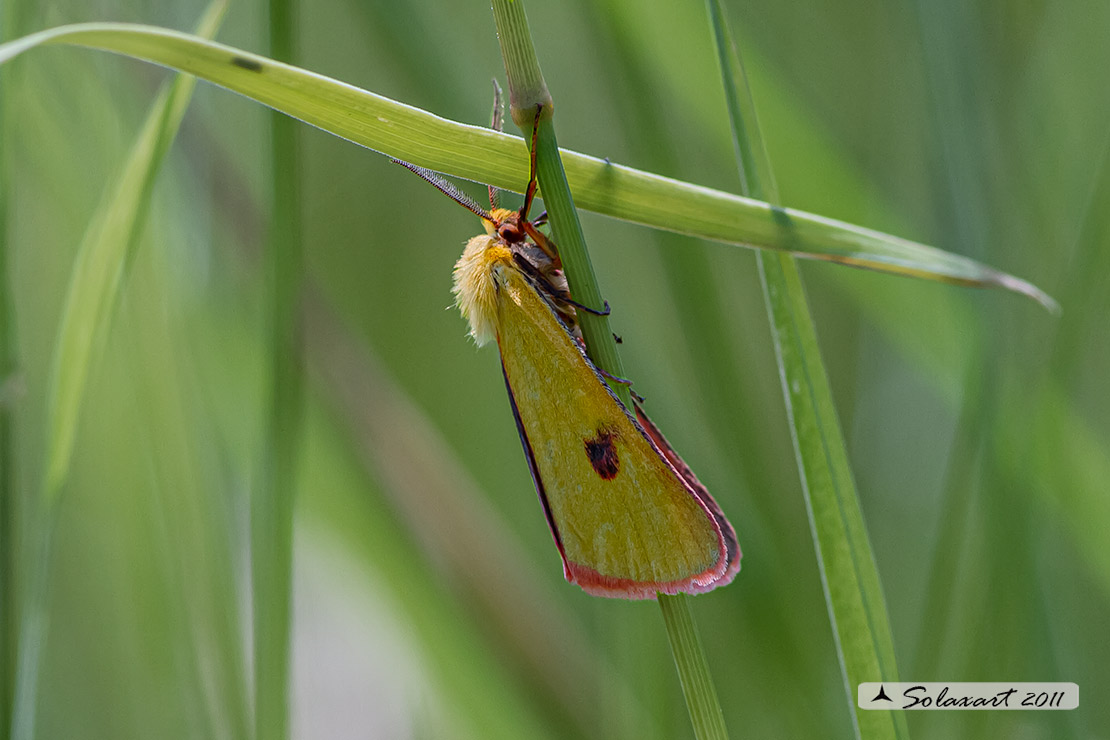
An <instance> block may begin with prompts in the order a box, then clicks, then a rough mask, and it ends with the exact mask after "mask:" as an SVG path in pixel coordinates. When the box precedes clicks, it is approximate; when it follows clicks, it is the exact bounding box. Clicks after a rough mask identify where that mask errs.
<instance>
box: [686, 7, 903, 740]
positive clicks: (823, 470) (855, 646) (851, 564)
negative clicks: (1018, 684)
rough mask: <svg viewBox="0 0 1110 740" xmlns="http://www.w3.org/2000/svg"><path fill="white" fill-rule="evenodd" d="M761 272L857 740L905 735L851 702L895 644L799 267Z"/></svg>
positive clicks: (894, 717) (741, 148)
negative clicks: (862, 683)
mask: <svg viewBox="0 0 1110 740" xmlns="http://www.w3.org/2000/svg"><path fill="white" fill-rule="evenodd" d="M706 6H707V10H708V14H709V18H710V25H711V27H712V30H713V36H714V41H715V44H716V49H717V55H718V62H719V64H720V68H721V76H722V80H723V83H724V87H725V90H726V100H727V104H728V110H729V116H730V119H731V122H732V128H733V134H734V142H735V144H736V148H737V165H738V167H739V169H740V171H741V173H742V176H741V180H742V186H743V187H744V188H745V189H747V190H748V191H749V192H750V193H751V194H752V195H754V196H757V197H766V198H767V200H769V201H770V202H772V203H774V202H777V201H778V192H777V188H776V186H775V183H774V179H773V177H771V166H770V162H769V160H768V157H767V153H766V149H765V147H764V144H763V140H762V136H761V135H760V133H759V125H758V122H757V119H756V115H755V106H754V105H753V104H752V97H751V92H750V90H749V88H748V82H747V77H746V75H745V74H744V69H743V66H742V63H741V61H740V56H739V54H738V53H737V51H736V48H735V46H734V44H733V41H732V37H731V34H730V32H729V30H728V26H727V23H726V21H725V18H724V13H723V10H722V8H721V5H720V2H719V0H706ZM759 269H760V277H761V280H762V282H763V290H764V295H765V296H766V301H767V310H768V314H769V315H770V319H771V326H772V334H773V337H774V342H775V353H776V355H777V357H778V362H779V371H780V375H781V378H782V383H783V393H784V395H785V397H786V407H787V413H788V414H789V416H790V423H791V433H792V436H793V439H794V448H795V451H796V454H797V458H798V467H799V473H800V474H801V478H802V490H803V493H804V494H805V499H806V510H807V512H808V513H809V519H810V526H811V529H812V533H813V543H814V549H815V550H816V551H817V555H818V558H819V567H820V569H821V576H822V584H823V586H824V590H825V602H826V604H827V606H828V610H829V618H830V621H831V622H832V626H833V632H834V636H835V639H836V644H837V653H838V655H839V657H840V661H841V670H842V672H843V678H844V688H845V695H846V697H845V698H846V700H847V702H848V706H849V707H850V708H851V710H852V713H853V717H854V718H855V730H856V733H857V735H858V736H859V737H861V738H888V737H907V736H908V730H907V728H906V725H905V718H904V716H903V715H902V713H900V712H881V711H863V710H860V709H857V708H856V685H857V684H859V683H861V682H863V681H876V680H883V681H896V680H897V669H896V667H895V660H894V641H893V638H892V636H891V631H890V624H889V620H888V618H887V613H886V605H885V602H884V599H883V593H882V586H881V584H880V581H879V572H878V569H877V567H876V565H875V559H874V555H873V554H872V552H871V544H870V542H869V541H868V538H867V530H866V527H865V526H864V522H863V514H862V511H861V509H860V504H859V497H858V495H857V494H856V488H855V483H854V481H853V480H852V471H851V467H850V466H849V464H848V455H847V452H846V450H845V448H844V439H843V435H842V433H841V431H840V422H839V419H838V418H837V414H836V408H835V406H834V405H833V401H832V392H831V390H830V388H829V381H828V375H827V373H826V372H825V367H824V364H823V362H822V360H821V352H820V348H819V347H818V345H817V333H816V331H815V329H814V325H813V318H812V316H811V315H810V312H809V306H808V304H807V302H806V296H805V290H804V288H803V287H802V282H801V276H800V275H799V273H798V268H797V264H796V263H795V262H794V259H793V258H792V257H790V256H789V255H785V254H778V255H762V254H760V255H759Z"/></svg>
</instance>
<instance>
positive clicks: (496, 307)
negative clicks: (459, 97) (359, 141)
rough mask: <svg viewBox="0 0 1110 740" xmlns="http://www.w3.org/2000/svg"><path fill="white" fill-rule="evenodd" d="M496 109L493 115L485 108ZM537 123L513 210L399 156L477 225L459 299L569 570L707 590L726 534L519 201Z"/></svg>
mask: <svg viewBox="0 0 1110 740" xmlns="http://www.w3.org/2000/svg"><path fill="white" fill-rule="evenodd" d="M495 120H496V118H495ZM535 139H536V134H535V131H533V134H532V142H531V145H532V146H531V152H532V154H531V168H530V170H531V171H530V176H529V180H528V185H527V187H526V188H525V197H524V204H523V206H522V207H521V208H520V210H519V211H512V210H508V209H504V208H498V207H497V203H496V191H495V190H494V189H493V188H492V187H491V188H490V206H491V207H490V210H488V211H487V210H485V209H483V208H482V207H481V206H479V205H478V204H477V203H475V202H474V200H473V199H471V198H470V197H469V196H468V195H466V194H465V193H463V192H461V191H460V190H458V189H457V188H456V187H455V186H454V185H452V184H451V183H450V182H448V181H447V180H445V179H444V178H443V177H441V176H440V175H438V174H437V173H434V172H431V171H430V170H426V169H424V168H422V167H417V166H415V165H412V164H409V163H407V162H400V161H398V163H399V164H402V165H403V166H405V167H407V168H408V169H410V170H412V171H413V172H415V173H416V174H417V175H419V176H420V177H422V178H424V179H425V180H426V181H428V182H429V183H431V184H432V185H434V186H435V187H436V188H438V189H439V190H440V191H441V192H443V193H444V194H445V195H447V196H448V197H450V198H451V199H452V200H454V201H455V202H457V203H459V204H460V205H462V206H463V207H465V208H467V209H468V210H470V211H471V212H473V213H474V214H475V215H477V216H478V217H479V218H481V219H482V223H483V225H484V226H485V233H483V234H480V235H478V236H475V237H473V238H472V239H470V240H469V241H468V242H467V244H466V248H465V249H464V251H463V255H462V257H460V258H459V260H458V262H457V263H456V265H455V270H454V288H453V292H454V295H455V299H456V303H457V305H458V307H459V310H460V311H461V313H462V315H463V317H464V318H465V319H466V320H467V322H468V323H469V325H470V334H471V336H472V337H473V338H474V341H475V342H476V343H477V344H478V345H479V346H481V345H484V344H487V343H489V342H490V341H494V340H496V342H497V346H498V349H499V350H500V353H501V368H502V372H503V375H504V379H505V387H506V389H507V390H508V394H509V403H510V406H511V408H512V412H513V417H514V418H515V420H516V427H517V431H518V432H519V434H520V441H521V445H522V446H523V448H524V455H525V458H526V459H527V461H528V467H529V469H530V470H531V473H532V480H533V482H534V483H535V487H536V492H537V493H538V494H539V499H540V503H541V504H542V506H543V511H544V515H545V516H546V518H547V523H548V526H549V527H550V529H551V534H552V536H553V537H554V539H555V545H556V547H557V548H558V550H559V555H560V556H561V557H562V561H563V573H564V575H565V577H566V579H567V581H569V582H571V583H576V584H578V585H579V586H581V587H582V589H583V590H585V591H586V592H587V593H589V594H593V595H595V596H606V597H615V598H626V599H652V598H655V597H656V595H657V594H659V593H664V594H677V593H691V594H697V593H704V592H706V591H710V590H712V589H714V588H717V587H718V586H723V585H725V584H727V583H729V582H731V581H732V579H733V578H734V577H735V575H736V573H737V572H738V571H739V569H740V548H739V545H738V543H737V539H736V533H735V531H734V530H733V528H732V525H731V524H729V522H728V520H727V519H726V518H725V516H724V514H723V513H722V512H721V509H720V507H718V506H717V503H716V502H715V501H714V500H713V497H712V496H710V495H709V492H708V491H707V490H706V489H705V486H703V485H702V484H701V483H700V482H699V481H698V479H697V477H695V476H694V474H693V472H692V471H691V470H690V468H689V467H688V466H687V465H686V463H685V462H683V461H682V458H680V457H679V456H678V454H677V453H675V451H674V449H673V448H672V447H671V446H670V444H668V443H667V440H666V439H665V438H664V437H663V435H662V433H660V431H659V429H658V428H657V427H656V426H655V425H654V424H653V423H652V422H651V420H650V419H648V417H647V415H646V414H644V412H643V410H642V409H641V408H640V406H639V404H638V403H634V404H633V406H634V408H633V409H631V410H629V409H628V408H626V407H625V406H624V404H623V403H622V402H621V401H620V399H619V398H617V396H616V395H615V394H614V393H613V392H612V390H611V389H610V388H609V386H608V385H607V383H606V376H605V375H604V374H603V373H602V372H601V371H599V370H598V368H597V367H596V366H595V365H594V363H593V362H592V361H591V360H590V358H589V356H588V355H587V354H586V352H585V349H584V344H583V342H582V339H581V334H580V331H579V328H578V319H577V312H578V311H581V310H587V311H591V310H592V309H588V308H586V307H585V306H583V305H581V304H579V303H577V302H575V301H574V300H573V298H572V297H571V294H570V290H569V288H568V286H567V281H566V278H565V277H564V275H563V272H562V269H561V262H560V260H559V253H558V249H557V248H556V246H555V244H554V243H553V242H552V240H551V239H549V238H548V237H547V236H546V235H545V234H544V233H543V232H542V231H540V230H539V228H538V227H537V226H536V224H535V223H533V222H531V221H529V220H528V211H529V209H530V207H531V205H532V201H533V199H534V197H535V195H536V188H537V186H536V155H535Z"/></svg>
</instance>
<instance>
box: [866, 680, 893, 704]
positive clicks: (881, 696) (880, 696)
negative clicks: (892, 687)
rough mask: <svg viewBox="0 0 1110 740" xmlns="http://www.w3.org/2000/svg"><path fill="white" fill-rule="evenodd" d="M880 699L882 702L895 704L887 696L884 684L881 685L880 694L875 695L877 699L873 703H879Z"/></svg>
mask: <svg viewBox="0 0 1110 740" xmlns="http://www.w3.org/2000/svg"><path fill="white" fill-rule="evenodd" d="M880 699H881V700H882V701H889V702H892V703H893V702H894V700H893V699H891V698H890V697H889V696H887V695H886V688H885V687H884V686H883V685H882V684H879V693H877V694H875V698H874V699H872V700H871V701H879V700H880Z"/></svg>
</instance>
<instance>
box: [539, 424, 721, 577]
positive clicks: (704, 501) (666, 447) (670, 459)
mask: <svg viewBox="0 0 1110 740" xmlns="http://www.w3.org/2000/svg"><path fill="white" fill-rule="evenodd" d="M635 408H636V417H635V421H636V426H638V427H639V428H640V430H641V431H642V432H643V433H644V436H645V437H647V439H648V441H649V442H651V444H652V446H654V447H655V449H656V450H657V451H658V452H659V454H661V455H662V456H663V459H665V460H666V461H667V463H668V464H670V466H671V467H672V468H673V469H674V471H675V473H676V474H677V475H678V477H679V478H681V479H682V481H683V482H684V483H685V484H686V487H687V489H688V490H689V492H690V493H691V495H693V496H694V498H695V499H697V501H698V503H699V504H700V505H701V507H702V509H703V510H704V511H705V512H706V513H707V514H708V515H709V516H710V517H711V518H712V519H713V522H714V524H715V525H716V529H717V533H718V537H719V538H720V545H721V550H722V554H723V557H722V558H721V559H720V560H719V561H718V562H717V563H715V564H714V566H713V567H712V568H710V569H709V570H707V571H705V572H702V573H696V574H694V575H692V576H690V577H688V578H684V579H682V580H679V581H666V582H657V581H636V580H632V579H629V578H613V577H612V576H606V575H602V574H601V573H598V572H597V571H596V570H594V569H593V568H590V567H587V566H584V565H580V564H578V563H574V562H572V561H570V560H568V559H567V557H566V555H565V554H564V553H563V552H562V547H561V543H560V548H559V551H560V554H562V555H563V574H564V575H565V576H566V579H567V580H568V581H570V582H571V583H576V584H578V585H579V586H580V587H581V588H582V590H584V591H585V592H586V593H588V594H591V595H593V596H605V597H609V598H622V599H654V598H656V596H657V595H658V594H660V593H663V594H679V593H686V594H701V593H706V592H708V591H712V590H713V589H715V588H718V587H720V586H726V585H728V584H729V583H731V582H732V579H733V578H735V577H736V574H737V573H739V572H740V557H741V553H740V544H739V542H738V541H737V539H736V531H735V530H734V529H733V528H732V525H731V524H730V523H729V521H728V519H726V518H725V515H724V513H723V512H722V511H721V507H719V506H718V505H717V502H716V501H714V500H713V496H711V495H710V494H709V491H708V490H707V489H706V487H705V486H704V485H702V483H701V481H699V480H698V478H697V476H696V475H694V471H692V470H690V466H688V465H687V464H686V462H685V461H684V460H683V459H682V458H681V457H679V456H678V453H677V452H675V451H674V448H672V447H671V445H670V443H669V442H667V438H666V437H664V436H663V433H662V432H660V431H659V427H657V426H655V424H654V423H652V421H651V419H649V418H648V417H647V414H645V413H644V410H643V409H641V408H640V405H639V404H636V405H635ZM549 523H551V524H552V529H553V530H554V529H555V528H554V522H552V521H551V520H549ZM556 541H557V542H558V535H557V534H556Z"/></svg>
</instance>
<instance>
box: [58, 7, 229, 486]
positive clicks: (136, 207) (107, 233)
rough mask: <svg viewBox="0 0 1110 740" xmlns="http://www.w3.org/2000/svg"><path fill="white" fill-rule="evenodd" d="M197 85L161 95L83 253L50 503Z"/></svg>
mask: <svg viewBox="0 0 1110 740" xmlns="http://www.w3.org/2000/svg"><path fill="white" fill-rule="evenodd" d="M225 9H226V3H225V2H216V3H214V4H213V6H212V7H211V8H210V9H209V11H208V12H207V13H206V17H205V20H204V22H203V24H202V27H201V33H202V34H212V33H215V29H216V28H217V27H218V25H219V22H220V21H221V20H222V18H223V13H224V11H225ZM195 86H196V78H194V77H188V76H183V77H179V78H178V79H176V80H175V81H174V82H173V83H172V84H170V85H168V86H167V87H165V88H164V89H163V90H162V91H161V92H160V93H159V95H158V98H157V99H156V100H155V102H154V104H153V105H152V106H151V110H150V114H149V115H148V116H147V119H146V122H145V123H144V124H143V128H142V130H141V131H140V133H139V135H138V137H137V138H136V140H135V144H134V146H133V147H132V149H131V154H130V156H129V157H128V158H127V161H126V163H125V164H124V166H123V169H122V171H121V172H120V175H119V178H118V179H117V181H116V183H115V187H114V188H112V189H111V190H110V191H108V192H107V193H106V195H105V198H104V200H103V201H102V202H101V205H100V207H99V208H98V209H97V211H96V213H95V214H94V215H93V218H92V220H91V222H90V223H89V228H88V230H87V231H86V232H85V236H84V239H83V240H82V242H81V245H80V247H79V248H78V250H77V257H76V261H75V263H74V266H73V272H72V275H71V279H70V285H69V290H68V292H67V294H66V304H65V308H64V309H63V310H62V319H61V328H60V329H59V332H58V338H57V341H56V343H55V349H54V361H53V365H52V368H51V381H50V390H51V394H50V401H49V402H48V404H49V411H48V413H47V418H48V421H47V429H48V430H49V431H48V433H47V434H48V437H47V439H48V444H47V450H48V451H47V455H46V478H45V484H44V492H45V496H46V500H47V504H48V505H51V504H52V503H53V501H54V499H55V498H56V497H57V495H58V493H59V491H60V490H61V486H62V484H63V483H64V481H65V477H66V473H67V471H68V469H69V461H70V456H71V454H72V451H73V438H74V435H75V434H76V431H77V418H78V414H79V413H80V408H81V398H82V395H83V393H84V389H85V383H86V381H87V380H88V376H89V371H90V368H91V365H92V362H93V361H94V360H95V356H96V354H97V351H98V350H99V345H100V343H101V342H102V341H103V339H104V335H105V332H106V331H107V327H108V324H109V323H110V319H111V311H112V308H113V306H114V305H115V302H116V298H117V296H118V294H119V288H120V284H121V282H122V278H123V276H124V273H125V272H126V269H127V265H128V264H129V263H130V261H131V257H132V253H133V252H134V249H135V247H136V244H137V236H138V233H139V231H140V229H141V227H142V224H143V221H144V218H145V215H146V209H147V205H148V204H149V202H150V194H151V191H152V189H153V187H154V179H155V176H156V175H157V173H158V169H159V167H160V166H161V164H162V160H163V158H164V157H165V154H166V151H167V150H168V149H169V146H170V144H171V143H172V142H173V139H174V136H176V134H177V129H178V126H179V125H180V123H181V119H182V117H183V116H184V115H185V109H186V108H187V107H188V105H189V100H190V99H191V97H192V94H193V89H194V88H195Z"/></svg>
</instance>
